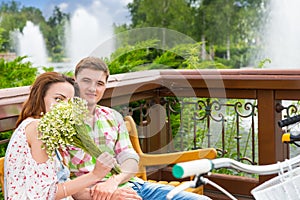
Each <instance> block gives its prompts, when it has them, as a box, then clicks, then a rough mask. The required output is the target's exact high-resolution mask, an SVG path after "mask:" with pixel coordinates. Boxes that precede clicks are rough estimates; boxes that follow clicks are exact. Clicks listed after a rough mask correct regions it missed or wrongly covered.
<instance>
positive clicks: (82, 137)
mask: <svg viewBox="0 0 300 200" xmlns="http://www.w3.org/2000/svg"><path fill="white" fill-rule="evenodd" d="M75 128H76V130H77V137H78V140H79V141H80V142H78V143H79V144H77V142H74V143H76V144H77V145H76V146H77V147H79V148H81V149H82V150H84V151H85V152H86V153H88V154H90V155H91V156H92V157H94V158H98V157H99V156H100V155H101V154H102V153H103V151H101V149H100V148H99V147H98V146H97V145H96V144H95V142H94V141H93V140H92V138H91V137H90V136H89V135H88V134H87V133H88V131H87V128H86V126H85V125H82V126H78V125H75ZM73 139H75V138H73ZM76 140H77V139H76ZM80 143H81V145H80ZM111 173H112V174H119V173H121V169H120V168H119V166H114V167H113V168H112V169H111Z"/></svg>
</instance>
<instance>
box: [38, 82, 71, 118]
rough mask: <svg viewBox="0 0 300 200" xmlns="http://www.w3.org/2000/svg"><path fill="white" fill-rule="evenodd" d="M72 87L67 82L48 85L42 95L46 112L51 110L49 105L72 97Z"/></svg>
mask: <svg viewBox="0 0 300 200" xmlns="http://www.w3.org/2000/svg"><path fill="white" fill-rule="evenodd" d="M74 93H75V91H74V87H73V85H71V84H70V83H69V82H59V83H53V84H51V86H50V87H49V89H48V91H47V92H46V95H45V97H44V102H45V107H46V112H48V111H50V110H51V106H52V105H55V104H57V103H58V102H59V101H68V100H69V99H70V98H72V97H74Z"/></svg>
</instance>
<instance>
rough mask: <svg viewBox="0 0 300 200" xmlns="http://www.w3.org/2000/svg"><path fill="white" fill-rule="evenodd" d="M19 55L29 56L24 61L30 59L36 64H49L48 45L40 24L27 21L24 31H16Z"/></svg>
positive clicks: (37, 65)
mask: <svg viewBox="0 0 300 200" xmlns="http://www.w3.org/2000/svg"><path fill="white" fill-rule="evenodd" d="M15 34H16V39H17V41H16V43H17V55H18V56H28V57H27V58H26V59H24V61H30V62H32V63H33V65H34V66H36V67H39V66H45V65H46V64H47V53H46V45H45V42H44V39H43V35H42V33H41V31H40V29H39V27H38V26H36V25H34V24H33V23H32V22H31V21H27V22H26V26H25V27H24V29H23V33H20V32H16V33H15Z"/></svg>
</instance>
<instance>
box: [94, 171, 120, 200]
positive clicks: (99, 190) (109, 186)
mask: <svg viewBox="0 0 300 200" xmlns="http://www.w3.org/2000/svg"><path fill="white" fill-rule="evenodd" d="M117 189H118V183H117V182H116V181H115V180H114V176H112V177H110V178H109V179H108V180H107V181H105V182H101V183H97V184H96V185H95V186H93V187H92V188H91V196H92V197H93V200H110V199H112V196H113V193H114V192H115V191H116V190H117Z"/></svg>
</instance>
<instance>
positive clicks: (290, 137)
mask: <svg viewBox="0 0 300 200" xmlns="http://www.w3.org/2000/svg"><path fill="white" fill-rule="evenodd" d="M281 141H282V142H283V143H293V142H297V141H300V133H298V134H296V135H295V134H291V133H284V134H283V135H282V137H281Z"/></svg>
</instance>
